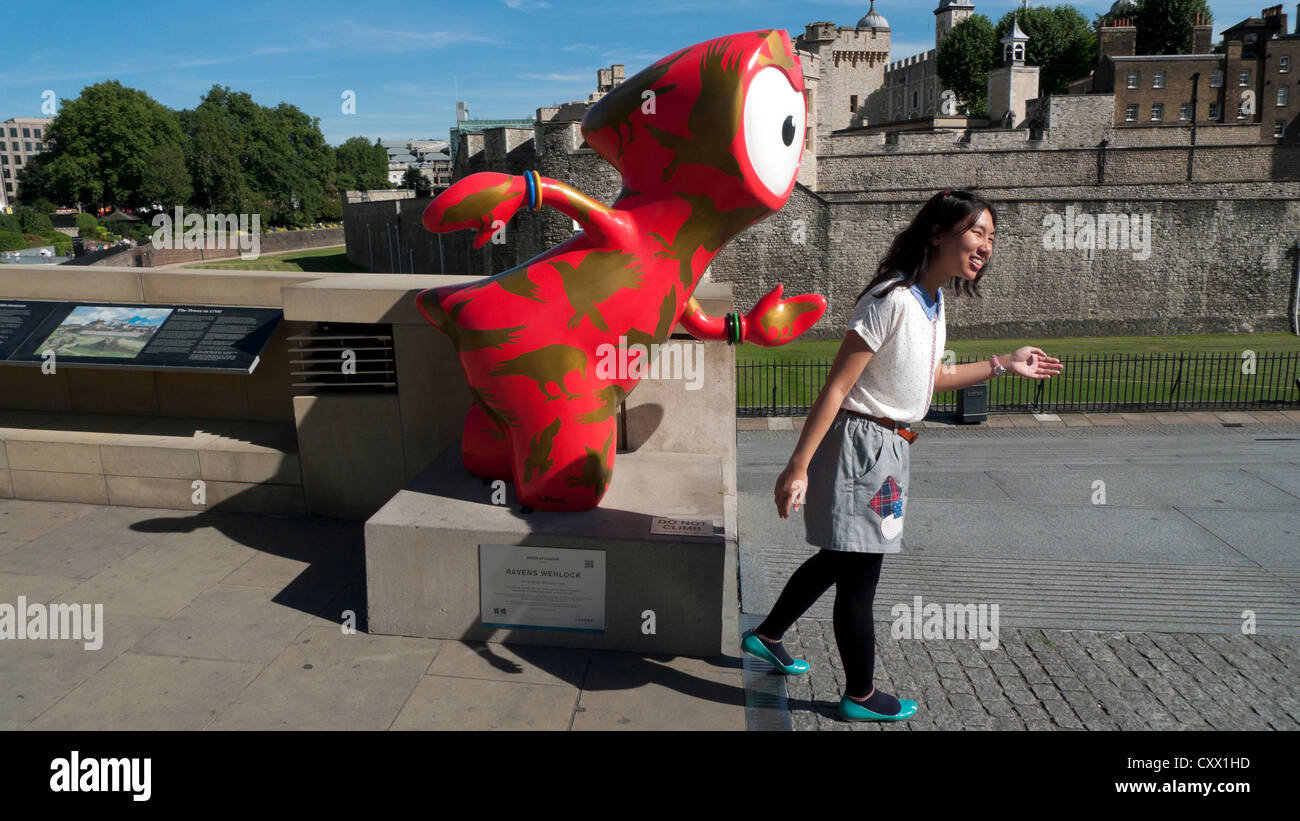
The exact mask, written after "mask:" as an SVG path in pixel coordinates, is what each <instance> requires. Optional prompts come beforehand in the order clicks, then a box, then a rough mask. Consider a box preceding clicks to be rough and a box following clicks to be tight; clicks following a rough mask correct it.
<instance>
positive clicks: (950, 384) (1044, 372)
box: [934, 345, 1061, 393]
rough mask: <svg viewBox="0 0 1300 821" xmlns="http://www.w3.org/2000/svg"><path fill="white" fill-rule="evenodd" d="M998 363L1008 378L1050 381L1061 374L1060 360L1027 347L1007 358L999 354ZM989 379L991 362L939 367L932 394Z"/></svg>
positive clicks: (966, 386)
mask: <svg viewBox="0 0 1300 821" xmlns="http://www.w3.org/2000/svg"><path fill="white" fill-rule="evenodd" d="M998 362H999V363H1000V364H1001V365H1002V367H1004V368H1006V369H1007V374H1008V375H1010V374H1016V375H1017V376H1023V377H1025V378H1026V379H1051V378H1052V377H1053V376H1055V375H1056V374H1058V373H1060V372H1061V360H1059V359H1057V358H1056V357H1053V356H1048V355H1047V354H1045V353H1043V352H1042V351H1041V350H1039V349H1038V348H1035V347H1032V346H1028V345H1027V346H1025V347H1023V348H1018V349H1016V350H1015V351H1013V352H1011V353H1008V354H998ZM992 378H993V362H992V361H991V360H988V359H986V360H984V361H983V362H970V363H967V364H965V365H944V364H943V363H940V364H939V366H938V367H937V368H935V371H934V392H935V393H943V392H944V391H956V390H961V389H962V388H969V387H970V386H971V385H978V384H979V383H981V382H986V381H988V380H990V379H992Z"/></svg>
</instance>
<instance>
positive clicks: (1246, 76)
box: [1237, 68, 1250, 88]
mask: <svg viewBox="0 0 1300 821" xmlns="http://www.w3.org/2000/svg"><path fill="white" fill-rule="evenodd" d="M1237 85H1239V86H1242V87H1243V88H1244V87H1245V86H1248V85H1250V69H1248V68H1243V69H1242V70H1241V74H1239V75H1238V76H1237Z"/></svg>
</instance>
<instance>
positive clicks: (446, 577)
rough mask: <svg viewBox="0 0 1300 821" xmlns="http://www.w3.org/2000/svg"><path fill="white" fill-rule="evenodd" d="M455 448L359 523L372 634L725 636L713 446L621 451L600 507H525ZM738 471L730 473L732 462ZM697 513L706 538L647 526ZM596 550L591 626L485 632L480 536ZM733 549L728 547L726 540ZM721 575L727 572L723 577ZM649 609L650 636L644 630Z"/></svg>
mask: <svg viewBox="0 0 1300 821" xmlns="http://www.w3.org/2000/svg"><path fill="white" fill-rule="evenodd" d="M460 458H461V457H460V445H459V443H457V444H455V445H452V446H451V447H450V448H448V449H447V450H446V451H444V452H443V454H442V455H441V456H440V457H439V458H438V459H437V460H436V461H435V462H434V463H433V464H432V465H430V466H429V468H428V469H426V470H425V471H424V472H422V473H421V474H420V475H419V476H417V477H416V478H415V479H414V480H413V481H412V482H411V483H410V484H409V485H407V487H406V488H404V489H403V490H402V491H401V492H399V493H398V494H397V495H396V496H394V497H393V498H392V499H391V500H390V501H389V502H388V503H387V504H386V505H384V507H383V508H382V509H380V510H379V512H378V513H376V514H375V515H374V516H372V517H371V518H370V519H369V520H368V521H367V522H366V588H367V598H368V624H369V630H370V632H372V633H382V634H391V635H404V636H424V637H429V638H446V639H458V640H463V641H504V642H513V643H520V644H541V645H553V646H564V647H581V648H598V649H607V650H632V651H638V652H645V653H673V654H682V655H699V656H716V655H719V654H721V653H722V649H723V640H724V624H726V625H727V626H729V627H730V629H729V630H727V632H728V633H733V632H734V629H735V628H734V624H730V623H729V622H734V621H735V612H734V611H735V595H736V593H735V578H734V576H735V567H734V559H732V560H730V561H729V557H728V550H729V543H728V540H727V538H726V533H725V530H724V525H725V522H726V514H725V498H726V492H725V489H724V488H725V483H724V476H723V473H724V465H725V462H724V459H725V457H722V456H720V455H717V454H688V453H663V452H645V451H643V452H634V453H620V454H618V457H617V459H616V461H615V465H614V477H613V480H612V481H611V483H610V487H609V491H608V492H607V493H606V495H605V498H604V500H603V501H602V503H601V506H600V507H599V508H597V509H596V510H592V511H586V512H582V513H553V512H545V511H535V512H532V513H527V514H525V513H523V512H522V509H521V507H520V504H519V501H518V499H517V498H515V496H514V493H513V489H512V488H509V486H508V483H507V491H506V504H504V505H494V504H492V501H491V498H492V494H493V488H492V487H491V485H489V484H486V483H484V481H483V480H481V479H477V478H475V477H472V476H470V475H469V474H468V473H467V472H466V471H465V469H464V467H463V466H462V465H461V461H460ZM733 469H734V468H733ZM657 516H662V517H668V518H673V519H692V520H703V519H707V520H709V521H711V522H712V523H713V533H712V534H711V535H706V536H686V535H674V536H661V535H652V534H651V532H650V530H651V524H652V521H653V519H654V517H657ZM483 544H495V545H532V546H543V547H561V548H579V549H588V550H590V549H595V550H603V551H605V567H606V577H605V630H604V632H603V633H601V634H587V633H575V632H564V631H557V630H548V629H511V630H505V629H498V628H489V627H484V626H483V624H482V622H481V620H480V611H479V545H483ZM730 547H731V548H732V549H734V544H731V545H730ZM728 570H730V572H728ZM646 611H653V612H654V624H655V632H654V633H646V632H643V625H644V624H645V623H646V616H645V614H646Z"/></svg>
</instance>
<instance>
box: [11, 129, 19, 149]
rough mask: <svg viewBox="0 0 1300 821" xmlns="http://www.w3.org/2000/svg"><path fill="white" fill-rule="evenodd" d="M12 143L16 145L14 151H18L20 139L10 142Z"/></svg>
mask: <svg viewBox="0 0 1300 821" xmlns="http://www.w3.org/2000/svg"><path fill="white" fill-rule="evenodd" d="M12 130H13V129H10V131H12ZM10 145H12V146H13V147H14V151H17V150H18V141H17V140H14V141H13V142H12V143H10Z"/></svg>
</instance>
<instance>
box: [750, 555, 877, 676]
mask: <svg viewBox="0 0 1300 821" xmlns="http://www.w3.org/2000/svg"><path fill="white" fill-rule="evenodd" d="M884 558H885V554H883V553H848V552H845V551H842V550H821V551H819V552H818V553H817V554H816V555H815V556H813V557H812V558H810V559H809V560H808V561H806V562H804V563H803V564H802V565H800V566H799V569H798V570H796V571H794V573H793V574H792V575H791V576H790V581H788V582H786V585H785V590H783V591H781V596H780V598H778V599H777V600H776V606H775V607H773V608H772V612H771V613H769V614H768V616H767V619H765V620H764V621H763V623H762V624H760V625H759V626H758V628H757V632H758V634H759V635H760V636H762V637H763V638H766V639H771V640H772V641H779V640H780V639H781V637H782V636H783V635H785V631H786V630H789V629H790V625H792V624H794V623H795V620H796V619H798V618H799V617H800V616H802V615H803V614H804V611H806V610H807V609H808V608H809V607H812V606H813V604H814V603H815V602H816V601H817V600H818V599H819V598H821V595H822V594H823V593H825V592H826V591H827V590H829V589H830V586H831V585H832V584H833V585H835V611H834V624H835V643H836V644H838V645H839V648H840V659H841V660H842V661H843V662H844V678H845V687H844V691H845V694H846V695H849V696H853V697H856V698H863V697H865V696H866V695H867V694H868V693H870V692H871V687H872V684H871V680H872V676H873V674H874V673H875V664H876V631H875V623H874V621H873V619H872V615H871V605H872V603H873V602H874V601H875V598H876V582H878V581H879V580H880V562H881V560H882V559H884Z"/></svg>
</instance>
